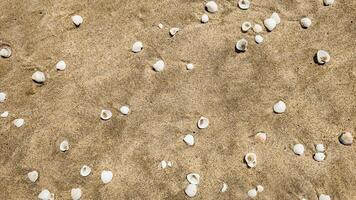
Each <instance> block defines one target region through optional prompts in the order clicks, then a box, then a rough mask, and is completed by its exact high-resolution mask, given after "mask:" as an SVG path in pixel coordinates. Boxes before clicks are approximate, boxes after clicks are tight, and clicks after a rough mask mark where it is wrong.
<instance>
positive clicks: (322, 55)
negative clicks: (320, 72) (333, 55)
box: [316, 50, 330, 65]
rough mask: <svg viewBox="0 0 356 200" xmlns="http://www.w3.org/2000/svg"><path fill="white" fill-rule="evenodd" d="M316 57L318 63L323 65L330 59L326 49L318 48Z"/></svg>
mask: <svg viewBox="0 0 356 200" xmlns="http://www.w3.org/2000/svg"><path fill="white" fill-rule="evenodd" d="M316 58H317V61H318V63H319V64H321V65H323V64H325V63H327V62H329V61H330V55H329V53H328V52H327V51H324V50H319V51H318V52H317V53H316Z"/></svg>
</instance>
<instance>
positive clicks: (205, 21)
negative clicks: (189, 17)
mask: <svg viewBox="0 0 356 200" xmlns="http://www.w3.org/2000/svg"><path fill="white" fill-rule="evenodd" d="M208 21H209V16H208V15H207V14H203V15H202V16H201V22H202V23H208Z"/></svg>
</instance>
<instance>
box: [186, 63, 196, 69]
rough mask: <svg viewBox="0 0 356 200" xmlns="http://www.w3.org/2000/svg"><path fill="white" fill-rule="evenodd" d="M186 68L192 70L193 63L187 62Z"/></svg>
mask: <svg viewBox="0 0 356 200" xmlns="http://www.w3.org/2000/svg"><path fill="white" fill-rule="evenodd" d="M186 67H187V70H192V69H194V65H193V64H192V63H189V64H187V66H186Z"/></svg>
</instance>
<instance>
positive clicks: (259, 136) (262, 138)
mask: <svg viewBox="0 0 356 200" xmlns="http://www.w3.org/2000/svg"><path fill="white" fill-rule="evenodd" d="M255 138H256V139H258V140H259V141H261V142H265V141H266V139H267V134H266V133H263V132H259V133H257V134H256V135H255Z"/></svg>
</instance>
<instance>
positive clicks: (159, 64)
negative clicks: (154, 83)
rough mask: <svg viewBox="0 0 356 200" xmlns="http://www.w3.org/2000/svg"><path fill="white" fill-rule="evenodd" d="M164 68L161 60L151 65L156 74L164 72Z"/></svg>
mask: <svg viewBox="0 0 356 200" xmlns="http://www.w3.org/2000/svg"><path fill="white" fill-rule="evenodd" d="M164 67H165V64H164V62H163V60H159V61H157V62H156V63H155V64H153V69H154V70H155V71H156V72H161V71H163V70H164Z"/></svg>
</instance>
